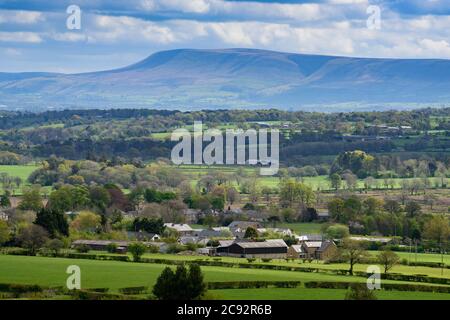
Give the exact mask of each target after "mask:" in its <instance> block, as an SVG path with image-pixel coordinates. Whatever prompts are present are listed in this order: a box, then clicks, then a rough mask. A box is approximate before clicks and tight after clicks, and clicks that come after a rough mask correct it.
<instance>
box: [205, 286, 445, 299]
mask: <svg viewBox="0 0 450 320" xmlns="http://www.w3.org/2000/svg"><path fill="white" fill-rule="evenodd" d="M209 293H210V294H211V295H212V296H213V297H215V298H217V299H222V300H249V299H251V300H253V299H255V300H343V299H344V297H345V293H346V290H342V289H306V288H293V289H282V288H266V289H227V290H211V291H209ZM375 295H376V297H377V299H379V300H450V294H448V293H434V292H408V291H384V290H381V291H376V292H375Z"/></svg>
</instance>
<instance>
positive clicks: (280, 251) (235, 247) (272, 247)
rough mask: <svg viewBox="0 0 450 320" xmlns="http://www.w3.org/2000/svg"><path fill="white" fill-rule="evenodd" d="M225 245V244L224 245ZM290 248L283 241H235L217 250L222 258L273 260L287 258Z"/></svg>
mask: <svg viewBox="0 0 450 320" xmlns="http://www.w3.org/2000/svg"><path fill="white" fill-rule="evenodd" d="M224 244H225V243H224ZM287 249H288V246H287V245H286V243H285V242H284V241H283V240H270V241H264V242H247V241H233V242H231V244H230V243H229V242H228V243H226V244H225V246H222V244H221V245H220V246H219V247H218V248H217V254H218V255H221V256H230V257H239V258H271V259H282V258H286V257H287Z"/></svg>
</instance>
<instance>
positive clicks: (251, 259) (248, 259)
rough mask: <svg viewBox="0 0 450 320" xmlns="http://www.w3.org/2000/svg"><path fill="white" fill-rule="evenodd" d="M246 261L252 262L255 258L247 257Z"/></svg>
mask: <svg viewBox="0 0 450 320" xmlns="http://www.w3.org/2000/svg"><path fill="white" fill-rule="evenodd" d="M247 261H248V262H249V263H252V262H255V261H256V259H255V258H247Z"/></svg>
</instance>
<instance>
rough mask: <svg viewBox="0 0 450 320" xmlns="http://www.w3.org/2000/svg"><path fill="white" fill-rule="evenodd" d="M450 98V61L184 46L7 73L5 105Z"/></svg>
mask: <svg viewBox="0 0 450 320" xmlns="http://www.w3.org/2000/svg"><path fill="white" fill-rule="evenodd" d="M449 101H450V60H433V59H428V60H427V59H420V60H419V59H417V60H415V59H409V60H406V59H371V58H348V57H334V56H319V55H304V54H292V53H282V52H273V51H264V50H255V49H224V50H191V49H180V50H171V51H163V52H158V53H155V54H153V55H151V56H149V57H148V58H146V59H145V60H143V61H140V62H138V63H136V64H133V65H130V66H127V67H124V68H120V69H116V70H109V71H101V72H92V73H83V74H56V73H20V74H11V73H0V106H1V105H3V108H7V109H17V108H19V109H26V110H33V111H35V110H39V109H52V108H57V109H59V108H129V107H138V108H142V107H147V108H159V109H162V108H164V109H181V110H191V109H201V108H208V109H218V108H261V107H279V108H285V109H294V110H301V109H308V108H309V109H311V108H313V109H314V106H317V105H319V106H321V105H327V106H338V110H339V111H351V110H360V109H367V108H372V109H378V108H375V107H374V106H378V105H381V106H385V107H388V108H391V107H390V106H392V105H397V106H401V107H402V108H403V107H405V108H412V107H414V106H415V105H422V106H423V104H438V105H439V104H445V103H448V102H449ZM335 108H336V107H335ZM322 111H327V110H325V109H324V110H322ZM329 111H336V109H333V110H329Z"/></svg>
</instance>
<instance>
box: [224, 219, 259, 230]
mask: <svg viewBox="0 0 450 320" xmlns="http://www.w3.org/2000/svg"><path fill="white" fill-rule="evenodd" d="M259 225H260V223H259V222H255V221H233V222H231V223H230V224H229V225H228V227H229V228H230V229H231V228H242V229H244V228H245V229H246V228H248V227H255V226H256V227H258V226H259Z"/></svg>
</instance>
